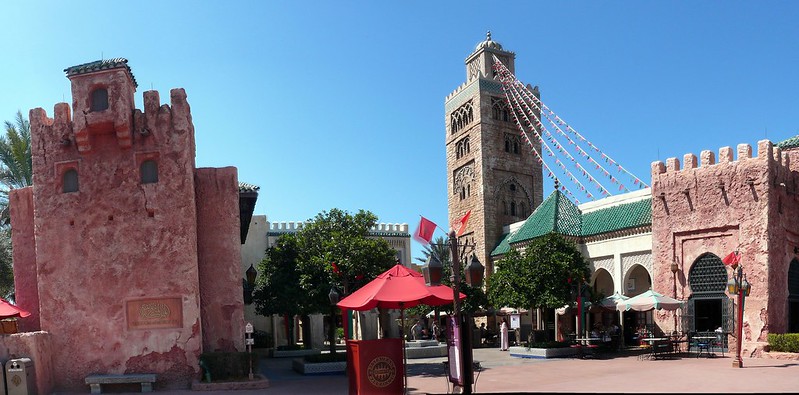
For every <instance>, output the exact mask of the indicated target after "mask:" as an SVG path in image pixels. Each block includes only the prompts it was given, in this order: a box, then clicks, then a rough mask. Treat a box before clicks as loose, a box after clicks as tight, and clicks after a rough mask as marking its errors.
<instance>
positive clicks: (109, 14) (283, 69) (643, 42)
mask: <svg viewBox="0 0 799 395" xmlns="http://www.w3.org/2000/svg"><path fill="white" fill-rule="evenodd" d="M0 14H1V15H3V25H4V26H3V27H4V29H3V33H2V34H0V48H2V50H3V51H2V52H3V55H4V56H3V59H2V61H0V119H7V120H11V119H13V117H14V114H15V113H16V111H17V110H18V109H21V110H22V111H23V113H24V114H25V115H26V116H27V113H28V110H30V109H31V108H35V107H42V108H44V109H45V110H47V112H48V114H50V115H52V112H53V106H54V105H55V104H56V103H58V102H61V101H66V102H71V96H70V85H69V81H68V80H67V79H66V77H65V76H64V72H63V69H64V68H66V67H69V66H73V65H77V64H81V63H85V62H89V61H94V60H98V59H100V58H101V57H104V58H113V57H125V58H127V59H128V60H129V65H130V67H131V68H132V70H133V73H134V75H135V76H136V79H137V81H138V82H139V90H138V92H137V94H136V100H137V103H138V107H140V108H141V100H142V92H143V91H145V90H149V89H155V90H158V91H160V92H161V98H162V102H165V103H168V97H169V93H168V92H169V89H171V88H175V87H182V88H185V90H186V92H187V95H188V100H189V103H190V105H191V107H192V116H193V120H194V126H195V131H196V142H197V165H198V166H200V167H220V166H236V167H237V168H238V171H239V180H240V181H244V182H248V183H252V184H256V185H258V186H260V187H261V190H260V195H259V199H258V203H257V206H256V214H267V215H268V216H269V219H270V220H272V221H297V220H305V219H309V218H311V217H313V216H314V215H316V214H317V213H319V212H321V211H322V210H329V209H330V208H334V207H336V208H341V209H344V210H348V211H350V212H355V211H357V210H358V209H366V210H370V211H372V212H374V213H375V214H377V215H378V216H379V218H380V221H381V222H390V223H408V224H409V225H410V228H411V231H413V229H414V228H415V227H416V224H417V223H418V221H419V215H424V216H425V217H427V218H429V219H431V220H433V221H434V222H437V223H438V224H439V225H441V226H442V227H446V222H447V199H446V197H447V195H446V194H447V185H446V162H445V156H444V136H445V131H444V98H445V97H446V95H448V94H449V93H450V92H451V91H453V90H454V89H455V88H456V87H457V86H458V85H460V84H461V83H463V82H464V81H465V78H466V75H465V67H464V59H465V58H466V56H468V55H469V54H470V53H471V52H472V50H473V49H474V46H475V45H476V44H477V43H478V42H480V41H482V40H483V39H484V37H485V33H486V30H491V31H492V35H493V38H494V40H495V41H498V42H500V43H501V44H502V45H503V46H504V47H505V49H508V50H511V51H514V52H516V54H517V57H516V73H517V76H518V78H519V79H520V80H522V81H523V82H525V83H529V84H532V85H538V86H539V87H540V89H541V96H542V98H543V100H544V102H545V103H546V104H547V105H548V106H549V107H551V108H552V109H553V110H555V111H556V112H557V113H558V114H559V115H560V116H561V117H562V118H564V119H565V120H567V121H568V122H569V123H570V125H572V126H573V127H574V128H575V129H577V130H578V131H580V132H581V133H583V134H584V135H585V136H586V137H587V138H588V139H590V140H591V141H592V142H593V143H594V144H595V145H597V146H598V147H600V148H601V149H603V151H604V152H606V153H607V154H608V155H610V156H611V157H613V158H614V159H615V160H617V161H618V162H619V163H621V164H622V165H623V166H625V167H626V168H628V169H629V170H631V171H632V172H633V173H635V174H637V175H638V176H639V177H641V178H642V179H644V180H645V181H646V182H647V183H649V180H650V176H649V168H650V163H651V162H652V161H655V160H658V159H660V160H665V159H666V158H668V157H673V156H676V157H679V158H682V156H683V154H685V153H688V152H693V153H695V154H697V155H698V154H699V152H700V151H701V150H703V149H711V150H714V151H716V152H718V148H719V147H722V146H728V145H729V146H733V147H734V146H735V145H737V144H739V143H749V144H752V145H753V146H754V145H756V143H757V141H758V140H761V139H763V138H768V139H770V140H772V141H775V142H778V141H782V140H784V139H786V138H789V137H792V136H795V135H797V134H799V112H798V111H799V110H798V109H799V93H798V92H799V72H797V70H798V69H797V66H799V56H797V55H799V54H798V53H797V51H799V39H798V38H799V23H797V21H799V3H797V2H790V1H757V2H753V1H724V2H721V1H701V2H697V1H668V2H664V1H625V2H618V1H602V2H596V1H590V2H588V1H570V2H553V1H546V2H538V1H503V2H493V3H491V2H488V3H487V2H475V1H341V0H339V1H279V2H278V1H224V2H222V1H136V2H108V1H69V2H64V1H40V2H34V1H31V2H21V1H16V2H3V4H2V5H0ZM165 100H166V101H165ZM551 189H552V185H551V183H550V184H548V185H546V187H545V195H547V194H548V193H549V192H550V191H551ZM438 235H443V233H438ZM412 249H413V254H414V256H418V254H419V251H420V250H421V246H420V245H419V244H417V243H415V242H414V243H413V246H412Z"/></svg>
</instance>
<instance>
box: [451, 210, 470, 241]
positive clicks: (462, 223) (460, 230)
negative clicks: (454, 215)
mask: <svg viewBox="0 0 799 395" xmlns="http://www.w3.org/2000/svg"><path fill="white" fill-rule="evenodd" d="M471 214H472V210H469V211H467V212H466V214H465V215H464V216H463V217H461V219H459V220H458V222H456V223H454V224H452V227H453V228H456V229H458V231H457V232H456V235H458V237H460V236H461V235H462V234H463V232H465V231H466V222H468V221H469V215H471Z"/></svg>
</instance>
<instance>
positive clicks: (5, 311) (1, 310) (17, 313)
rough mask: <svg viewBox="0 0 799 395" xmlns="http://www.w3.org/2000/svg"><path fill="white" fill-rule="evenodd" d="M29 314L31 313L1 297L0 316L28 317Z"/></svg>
mask: <svg viewBox="0 0 799 395" xmlns="http://www.w3.org/2000/svg"><path fill="white" fill-rule="evenodd" d="M29 315H31V313H29V312H27V311H25V310H22V309H20V308H19V307H17V306H14V305H13V304H11V303H8V302H7V301H6V300H5V299H0V318H10V317H27V316H29Z"/></svg>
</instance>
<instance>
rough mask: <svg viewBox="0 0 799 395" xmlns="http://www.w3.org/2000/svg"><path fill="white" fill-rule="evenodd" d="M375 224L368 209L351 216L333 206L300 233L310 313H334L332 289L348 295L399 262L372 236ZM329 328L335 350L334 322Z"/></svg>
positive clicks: (302, 274) (302, 276)
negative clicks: (371, 230)
mask: <svg viewBox="0 0 799 395" xmlns="http://www.w3.org/2000/svg"><path fill="white" fill-rule="evenodd" d="M376 223H377V216H375V215H374V214H372V213H371V212H369V211H364V210H360V211H358V213H356V214H355V215H352V214H350V213H348V212H346V211H343V210H340V209H335V208H334V209H331V210H330V211H323V212H322V213H319V214H317V215H316V217H314V218H313V219H312V220H311V221H310V222H309V223H308V224H306V226H304V227H303V228H302V229H301V230H300V231H299V232H297V237H298V240H299V245H300V250H301V257H302V259H301V260H300V261H299V264H298V269H299V272H300V282H299V284H300V287H301V288H302V289H303V291H305V298H307V303H308V312H309V313H324V312H330V313H331V314H335V311H336V308H335V307H333V306H331V304H330V298H329V294H330V291H331V289H336V290H337V291H338V292H339V293H340V294H341V295H342V297H343V296H346V294H350V293H352V292H354V291H355V290H357V289H359V288H360V287H362V286H363V285H364V284H366V283H367V282H369V281H371V280H372V279H374V278H375V277H377V276H378V275H379V274H381V273H383V272H385V271H386V270H388V269H390V268H391V267H392V266H394V264H396V252H395V251H394V250H393V249H392V248H391V246H389V245H388V242H386V241H385V240H384V239H380V238H373V237H369V230H370V229H371V228H372V227H373V226H374V225H375V224H376ZM331 322H335V320H332V319H331ZM328 331H329V332H328V336H329V337H330V339H331V344H330V351H331V352H335V342H334V341H333V340H334V339H335V338H336V337H335V327H334V325H330V326H329V327H328Z"/></svg>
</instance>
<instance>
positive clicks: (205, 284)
mask: <svg viewBox="0 0 799 395" xmlns="http://www.w3.org/2000/svg"><path fill="white" fill-rule="evenodd" d="M195 182H196V184H195V185H196V189H197V249H198V255H199V256H198V258H199V262H200V269H199V270H200V273H199V275H200V308H201V311H202V317H203V319H202V332H203V350H205V351H244V350H245V347H244V301H243V299H242V297H243V294H242V293H241V292H238V290H240V289H241V286H242V281H241V279H242V277H241V276H240V273H239V269H240V265H241V263H240V262H241V238H240V236H239V233H238V231H239V227H240V226H241V224H240V221H239V204H238V202H239V187H238V177H237V174H236V168H235V167H225V168H221V169H213V168H202V169H197V172H196V177H195Z"/></svg>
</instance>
